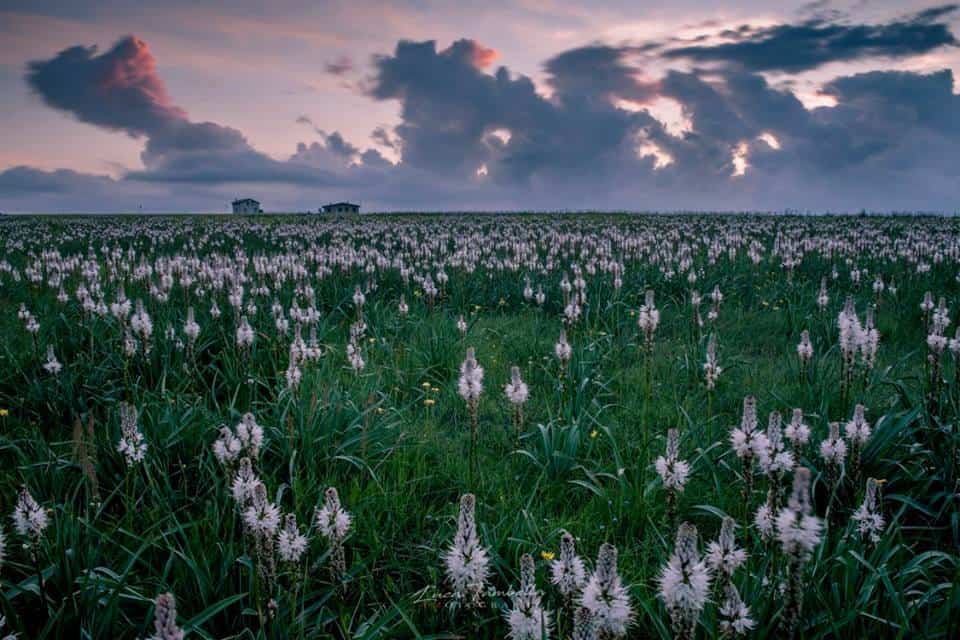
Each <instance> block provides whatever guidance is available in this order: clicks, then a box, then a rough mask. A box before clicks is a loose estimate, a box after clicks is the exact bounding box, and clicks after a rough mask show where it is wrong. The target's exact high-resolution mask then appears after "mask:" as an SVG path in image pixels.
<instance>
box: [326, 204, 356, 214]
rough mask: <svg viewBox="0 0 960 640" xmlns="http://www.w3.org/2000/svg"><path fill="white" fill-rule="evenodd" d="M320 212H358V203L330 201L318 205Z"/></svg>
mask: <svg viewBox="0 0 960 640" xmlns="http://www.w3.org/2000/svg"><path fill="white" fill-rule="evenodd" d="M320 212H321V213H360V205H358V204H354V203H352V202H332V203H330V204H325V205H323V206H322V207H320Z"/></svg>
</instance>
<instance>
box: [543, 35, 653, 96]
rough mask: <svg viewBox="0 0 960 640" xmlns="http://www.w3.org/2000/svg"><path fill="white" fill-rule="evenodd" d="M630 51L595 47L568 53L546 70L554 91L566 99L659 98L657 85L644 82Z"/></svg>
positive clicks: (549, 65)
mask: <svg viewBox="0 0 960 640" xmlns="http://www.w3.org/2000/svg"><path fill="white" fill-rule="evenodd" d="M631 53H635V51H634V50H633V49H632V48H629V47H610V46H605V45H591V46H587V47H580V48H578V49H571V50H569V51H565V52H563V53H561V54H560V55H558V56H555V57H553V58H551V59H550V60H548V61H547V62H546V64H545V65H544V69H545V70H546V71H547V73H548V74H550V78H549V82H550V85H551V87H553V89H554V90H555V91H556V92H557V93H558V94H559V95H560V96H564V97H571V96H573V97H578V98H580V97H591V98H601V99H607V100H609V99H610V98H623V99H626V100H633V101H636V102H645V101H647V100H650V99H651V98H655V97H656V95H657V84H656V83H654V82H647V81H642V80H640V79H639V78H638V72H637V70H636V69H635V68H633V67H631V66H630V65H629V63H628V61H627V58H628V57H629V55H630V54H631Z"/></svg>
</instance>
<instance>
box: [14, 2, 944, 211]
mask: <svg viewBox="0 0 960 640" xmlns="http://www.w3.org/2000/svg"><path fill="white" fill-rule="evenodd" d="M219 4H221V3H206V2H202V1H197V0H165V1H164V2H155V3H149V2H145V1H143V0H115V1H112V2H85V1H82V0H5V1H4V2H3V4H2V5H0V211H11V212H21V211H89V212H109V211H138V210H143V211H145V212H168V211H225V210H227V209H228V207H229V201H230V200H231V199H232V198H233V197H236V196H252V197H256V198H258V199H259V200H261V201H262V203H263V206H264V208H265V209H267V210H268V211H302V210H306V209H316V208H317V207H318V206H319V205H320V204H322V203H324V202H326V201H330V200H340V199H350V200H356V201H360V202H361V203H362V204H363V207H364V209H365V210H432V211H436V210H478V209H482V210H500V209H527V210H541V209H604V210H607V209H618V210H622V209H626V210H783V209H786V208H790V209H800V210H811V211H824V210H832V211H838V210H846V211H851V210H859V209H861V208H866V209H869V210H882V211H889V210H901V211H902V210H911V211H916V210H924V211H947V212H955V211H958V210H960V95H958V94H960V85H958V83H957V82H955V79H954V76H955V75H956V74H957V73H958V72H960V48H958V46H957V45H958V40H957V36H956V35H955V34H960V7H958V6H957V5H952V4H942V3H928V2H914V1H911V0H900V1H889V0H854V1H853V2H846V3H841V2H836V3H835V2H825V1H821V2H813V3H791V2H781V3H776V4H777V5H778V8H777V9H771V8H770V5H772V4H774V3H769V2H765V1H755V0H750V1H745V2H725V1H723V0H720V1H719V2H718V1H714V2H702V1H701V2H694V1H693V0H671V1H670V2H664V3H639V2H636V1H635V0H604V1H602V2H601V1H594V2H591V3H589V4H588V3H583V2H574V1H573V0H519V1H516V0H515V1H508V0H489V1H487V2H484V3H455V2H439V1H437V2H434V1H431V0H399V1H394V2H389V3H387V2H367V1H361V0H350V1H345V2H325V1H322V0H275V1H274V2H271V3H263V2H259V1H256V2H255V1H254V0H233V1H231V2H229V3H225V4H229V5H230V8H229V9H224V8H223V7H221V6H218V5H219ZM151 5H153V8H151ZM267 5H269V7H267ZM643 5H651V6H643Z"/></svg>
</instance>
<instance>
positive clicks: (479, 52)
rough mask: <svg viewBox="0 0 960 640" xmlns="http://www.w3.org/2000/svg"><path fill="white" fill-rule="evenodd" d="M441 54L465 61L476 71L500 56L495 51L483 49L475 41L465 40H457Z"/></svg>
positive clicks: (489, 48) (487, 65) (484, 67)
mask: <svg viewBox="0 0 960 640" xmlns="http://www.w3.org/2000/svg"><path fill="white" fill-rule="evenodd" d="M442 53H444V54H446V55H449V56H452V57H454V58H460V59H463V60H467V61H469V62H470V64H472V65H473V66H474V67H476V68H477V69H486V68H487V67H489V66H490V65H491V64H493V61H494V60H496V59H497V57H498V56H499V55H500V54H499V53H497V50H496V49H493V48H491V47H485V46H484V45H482V44H480V43H479V42H477V41H476V40H470V39H467V38H464V39H461V40H457V41H456V42H454V43H453V44H451V45H450V46H449V47H448V48H447V49H445V50H444V51H443V52H442Z"/></svg>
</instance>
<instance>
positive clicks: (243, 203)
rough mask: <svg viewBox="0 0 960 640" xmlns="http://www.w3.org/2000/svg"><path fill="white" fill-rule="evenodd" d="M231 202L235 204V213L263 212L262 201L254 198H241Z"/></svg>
mask: <svg viewBox="0 0 960 640" xmlns="http://www.w3.org/2000/svg"><path fill="white" fill-rule="evenodd" d="M231 204H233V212H234V213H263V209H261V208H260V203H259V202H258V201H256V200H254V199H253V198H240V199H239V200H234V201H233V202H232V203H231Z"/></svg>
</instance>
